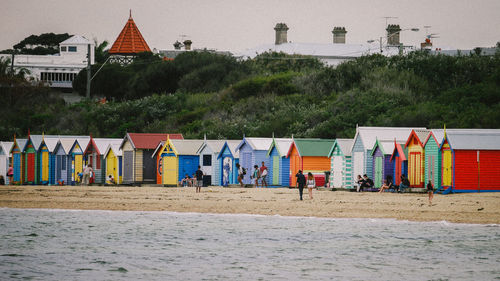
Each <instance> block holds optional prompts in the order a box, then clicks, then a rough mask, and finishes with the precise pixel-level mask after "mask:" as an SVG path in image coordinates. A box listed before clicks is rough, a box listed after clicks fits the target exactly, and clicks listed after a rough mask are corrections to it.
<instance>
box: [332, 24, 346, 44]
mask: <svg viewBox="0 0 500 281" xmlns="http://www.w3.org/2000/svg"><path fill="white" fill-rule="evenodd" d="M332 33H333V44H345V34H346V33H347V31H345V27H343V26H342V27H340V26H335V27H334V28H333V30H332Z"/></svg>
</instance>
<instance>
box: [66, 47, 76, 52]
mask: <svg viewBox="0 0 500 281" xmlns="http://www.w3.org/2000/svg"><path fill="white" fill-rule="evenodd" d="M68 52H76V46H69V47H68Z"/></svg>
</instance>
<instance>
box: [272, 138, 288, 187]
mask: <svg viewBox="0 0 500 281" xmlns="http://www.w3.org/2000/svg"><path fill="white" fill-rule="evenodd" d="M292 143H293V139H288V138H278V139H277V138H273V139H272V142H271V146H270V147H269V150H268V151H267V157H268V158H269V160H268V161H269V167H268V169H269V180H268V181H269V183H268V184H269V185H273V186H290V158H287V157H286V155H287V153H288V151H289V150H290V146H291V145H292Z"/></svg>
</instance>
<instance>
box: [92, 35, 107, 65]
mask: <svg viewBox="0 0 500 281" xmlns="http://www.w3.org/2000/svg"><path fill="white" fill-rule="evenodd" d="M94 43H95V51H94V56H95V63H100V64H103V63H104V62H105V61H106V60H107V59H108V57H109V54H108V50H105V49H106V47H107V46H108V45H109V42H108V41H106V40H104V41H102V42H101V43H99V42H98V41H97V39H96V38H94Z"/></svg>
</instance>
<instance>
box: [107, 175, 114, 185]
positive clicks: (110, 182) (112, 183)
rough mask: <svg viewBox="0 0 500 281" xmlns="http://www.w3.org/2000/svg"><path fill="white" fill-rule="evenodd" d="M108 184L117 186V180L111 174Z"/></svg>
mask: <svg viewBox="0 0 500 281" xmlns="http://www.w3.org/2000/svg"><path fill="white" fill-rule="evenodd" d="M108 184H111V185H115V184H116V181H115V178H113V175H111V174H110V175H109V176H108Z"/></svg>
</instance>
